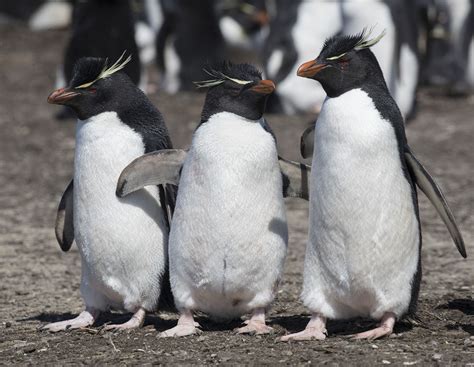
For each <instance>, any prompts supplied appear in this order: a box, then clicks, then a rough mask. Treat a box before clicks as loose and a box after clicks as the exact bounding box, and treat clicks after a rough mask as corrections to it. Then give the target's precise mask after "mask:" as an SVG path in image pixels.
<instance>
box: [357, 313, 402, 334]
mask: <svg viewBox="0 0 474 367" xmlns="http://www.w3.org/2000/svg"><path fill="white" fill-rule="evenodd" d="M395 320H396V316H395V314H394V313H393V312H386V313H385V314H384V315H383V317H382V320H381V321H380V324H379V326H378V327H376V328H375V329H372V330H369V331H365V332H363V333H359V334H356V335H354V337H353V338H354V339H368V340H374V339H378V338H381V337H383V336H388V335H390V334H391V333H392V332H393V326H394V325H395Z"/></svg>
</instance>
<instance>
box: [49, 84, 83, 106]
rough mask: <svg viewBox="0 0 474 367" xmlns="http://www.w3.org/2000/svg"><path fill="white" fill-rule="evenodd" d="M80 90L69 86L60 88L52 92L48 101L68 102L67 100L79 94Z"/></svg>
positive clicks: (56, 102)
mask: <svg viewBox="0 0 474 367" xmlns="http://www.w3.org/2000/svg"><path fill="white" fill-rule="evenodd" d="M78 95H79V93H78V92H74V91H72V90H70V89H67V88H60V89H57V90H55V91H54V92H53V93H51V94H50V95H49V97H48V103H54V104H66V102H68V101H70V100H71V99H73V98H74V97H75V96H78Z"/></svg>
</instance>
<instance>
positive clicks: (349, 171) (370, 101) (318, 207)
mask: <svg viewBox="0 0 474 367" xmlns="http://www.w3.org/2000/svg"><path fill="white" fill-rule="evenodd" d="M382 35H383V34H381V35H380V36H379V37H377V38H375V39H371V40H370V39H368V35H367V34H366V32H362V33H360V34H357V35H353V36H337V37H333V38H329V39H328V40H327V41H326V42H325V44H324V46H323V49H322V51H321V53H320V55H319V56H318V57H317V58H316V59H315V60H312V61H309V62H307V63H305V64H303V65H301V66H300V68H299V69H298V75H299V76H302V77H307V78H311V79H314V80H317V81H319V82H320V83H321V85H322V86H323V88H324V90H325V91H326V93H327V95H328V97H327V98H326V100H325V102H324V104H323V107H322V110H321V114H320V115H319V117H318V120H317V123H316V127H315V132H314V137H315V138H314V139H315V140H314V153H313V163H312V176H311V186H310V198H311V203H310V215H309V242H308V245H307V248H306V257H305V267H304V282H303V292H302V300H303V302H304V304H305V305H306V307H308V308H309V309H310V311H311V312H312V317H311V320H310V322H309V323H308V325H307V327H306V329H305V330H304V331H302V332H299V333H296V334H290V335H286V336H284V337H282V338H281V340H283V341H287V340H307V339H311V338H316V339H324V338H325V337H326V319H327V318H330V319H347V318H352V317H358V316H361V317H371V318H373V319H376V320H380V326H379V327H377V328H375V329H373V330H370V331H367V332H363V333H360V334H357V335H356V336H355V337H356V338H361V339H362V338H364V339H365V338H367V339H375V338H379V337H382V336H384V335H389V334H390V333H391V332H392V330H393V326H394V324H395V322H396V320H398V319H400V318H401V317H402V316H403V315H405V314H407V313H412V312H414V311H415V308H416V301H417V298H418V291H419V287H420V279H421V261H420V250H421V232H420V222H419V215H418V200H417V192H416V187H415V183H416V184H417V185H418V186H419V187H420V188H421V189H422V191H423V192H424V193H426V194H427V196H428V197H429V199H430V200H431V201H432V203H433V204H434V205H435V207H436V209H437V210H438V212H439V213H440V214H441V216H442V218H443V220H444V221H445V223H446V224H447V226H448V229H449V231H450V233H451V235H452V237H453V239H454V242H455V244H456V246H457V248H458V250H459V252H460V253H461V255H462V256H464V257H465V256H466V251H465V248H464V242H463V239H462V237H461V233H460V232H459V230H458V229H457V226H456V223H455V221H454V217H453V215H452V213H451V211H450V209H449V207H448V206H447V203H446V201H445V199H444V197H443V194H442V193H441V191H440V189H439V188H438V186H437V185H436V184H435V183H434V181H433V179H432V178H431V176H430V175H429V174H428V173H427V172H426V170H425V169H424V167H423V166H422V165H421V164H420V163H419V162H418V160H417V159H416V158H415V156H414V155H413V153H412V152H411V150H410V148H409V146H408V143H407V139H406V136H405V129H404V124H403V118H402V115H401V114H400V111H399V109H398V107H397V105H396V103H395V101H394V100H393V98H392V97H391V95H390V93H389V91H388V89H387V86H386V84H385V81H384V79H383V75H382V71H381V69H380V67H379V65H378V63H377V60H376V58H375V56H374V54H373V53H372V52H371V51H370V49H369V47H370V46H372V45H374V44H375V43H376V42H378V41H379V40H380V38H381V37H382ZM305 136H306V137H307V136H311V134H306V135H305ZM305 146H308V147H310V146H311V144H305Z"/></svg>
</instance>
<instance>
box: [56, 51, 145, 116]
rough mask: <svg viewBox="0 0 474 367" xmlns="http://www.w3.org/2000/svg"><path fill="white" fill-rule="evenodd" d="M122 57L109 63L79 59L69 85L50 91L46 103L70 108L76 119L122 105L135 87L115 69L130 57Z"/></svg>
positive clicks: (91, 58) (127, 101)
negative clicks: (109, 64)
mask: <svg viewBox="0 0 474 367" xmlns="http://www.w3.org/2000/svg"><path fill="white" fill-rule="evenodd" d="M123 56H124V54H122V56H121V57H120V58H119V59H118V60H117V61H116V62H115V63H114V64H113V65H112V66H107V60H106V59H102V58H95V57H84V58H81V59H79V60H78V61H77V62H76V64H75V65H74V72H73V77H72V79H71V82H70V84H69V86H67V87H65V88H60V89H58V90H56V91H54V92H53V93H51V94H50V95H49V97H48V102H49V103H54V104H60V105H66V106H68V107H70V108H71V109H72V110H73V111H74V112H75V113H76V114H77V117H78V118H79V119H80V120H85V119H88V118H89V117H92V116H95V115H97V114H99V113H102V112H106V111H118V109H119V108H123V107H124V106H123V104H126V103H129V102H130V99H131V98H127V95H128V97H130V93H134V91H135V90H136V89H137V88H136V86H135V85H134V84H133V82H132V81H131V80H130V78H129V77H128V76H127V75H126V74H125V73H124V72H119V71H120V70H122V69H123V67H124V66H125V65H126V64H127V63H128V62H129V61H130V59H131V58H130V56H129V57H128V58H127V59H125V60H122V59H123Z"/></svg>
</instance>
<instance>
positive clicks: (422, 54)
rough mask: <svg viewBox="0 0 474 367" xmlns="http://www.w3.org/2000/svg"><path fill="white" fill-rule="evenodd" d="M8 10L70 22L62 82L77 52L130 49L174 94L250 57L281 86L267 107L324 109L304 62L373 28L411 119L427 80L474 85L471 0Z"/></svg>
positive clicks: (246, 0)
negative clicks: (222, 63) (335, 39)
mask: <svg viewBox="0 0 474 367" xmlns="http://www.w3.org/2000/svg"><path fill="white" fill-rule="evenodd" d="M0 13H1V15H2V18H1V19H2V20H4V19H9V18H20V19H23V20H26V21H28V23H29V25H30V27H31V28H32V29H33V30H38V31H40V30H43V29H48V28H57V27H66V26H69V27H70V29H71V35H70V40H69V43H68V45H67V47H66V49H65V51H64V64H63V65H61V66H59V67H58V78H57V84H58V86H62V85H65V84H67V83H68V82H69V81H70V79H71V76H72V67H73V65H74V63H75V62H76V61H77V60H78V59H79V58H81V57H83V56H96V57H107V58H108V59H109V60H116V59H117V58H118V57H119V56H120V55H121V54H122V53H123V52H124V51H125V50H126V51H127V53H131V54H132V62H130V63H129V64H128V65H127V67H126V68H125V71H126V72H127V74H128V75H129V76H130V77H131V79H132V80H133V81H134V83H136V84H137V85H139V86H140V88H142V89H143V90H144V91H145V92H146V91H147V90H146V89H147V88H146V86H147V74H146V70H147V65H150V64H152V63H156V65H157V67H158V69H159V72H160V88H161V89H163V90H164V91H166V92H167V93H171V94H173V93H177V92H179V91H182V90H194V85H193V83H192V82H193V81H195V80H202V79H203V78H205V75H203V71H202V67H203V65H204V64H209V63H210V64H212V63H214V62H217V61H219V60H222V59H230V60H234V61H237V62H238V61H242V60H244V59H245V60H249V59H250V60H252V61H254V63H256V64H259V65H260V66H261V68H262V69H263V72H264V75H265V77H267V78H269V79H272V80H273V81H275V83H276V84H277V85H278V88H277V91H276V93H275V94H274V96H272V97H271V99H270V100H269V104H268V108H267V111H268V112H276V113H286V114H296V113H306V112H317V111H319V109H320V107H321V105H322V102H323V100H324V98H325V93H324V91H323V89H322V88H321V87H319V88H316V87H315V85H314V83H312V81H311V80H308V79H305V78H298V77H297V76H296V70H297V68H298V66H299V65H300V64H301V63H302V62H304V61H307V60H309V59H311V58H313V57H314V54H315V52H317V51H318V50H319V49H320V48H321V46H322V44H323V43H324V40H325V39H326V38H328V37H330V36H333V35H336V34H354V33H357V32H360V30H361V29H363V28H365V27H374V31H375V33H377V32H378V33H379V32H380V31H382V30H383V29H385V31H386V36H385V37H384V40H383V42H379V43H378V44H377V45H376V46H375V47H373V52H374V53H375V55H376V57H377V59H378V61H379V63H380V66H381V68H382V71H383V74H384V77H385V79H386V82H387V85H388V87H389V90H390V92H391V94H392V96H393V97H394V98H395V100H396V102H397V104H398V106H399V107H400V110H401V112H402V114H403V115H404V116H405V117H406V118H407V119H409V118H410V117H412V116H413V115H414V113H415V112H416V90H417V87H418V86H419V85H428V86H434V87H437V88H439V89H440V90H441V91H442V92H443V93H446V94H448V95H452V96H464V95H468V94H470V93H472V92H473V90H474V61H473V59H474V41H473V32H474V2H473V1H472V0H199V1H196V0H71V1H67V0H64V1H45V0H42V1H41V0H16V1H2V2H0Z"/></svg>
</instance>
